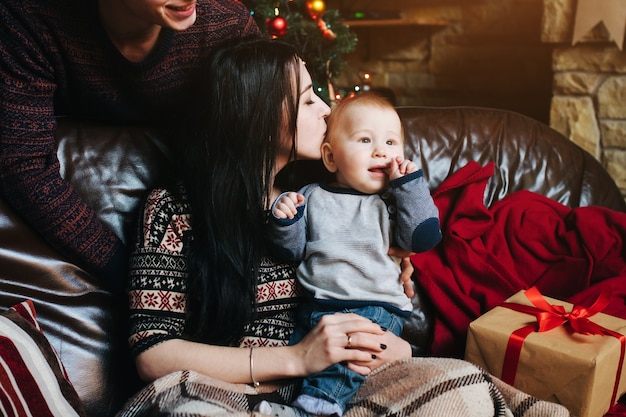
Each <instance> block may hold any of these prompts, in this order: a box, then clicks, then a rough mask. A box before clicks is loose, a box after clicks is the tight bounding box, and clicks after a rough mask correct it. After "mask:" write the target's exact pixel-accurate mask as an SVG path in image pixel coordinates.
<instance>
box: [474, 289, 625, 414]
mask: <svg viewBox="0 0 626 417" xmlns="http://www.w3.org/2000/svg"><path fill="white" fill-rule="evenodd" d="M609 298H610V289H609V290H608V292H607V291H606V290H604V291H603V292H602V294H601V295H600V297H599V298H598V300H597V301H596V302H595V303H594V305H592V306H590V307H588V308H584V307H580V306H573V305H572V304H570V303H566V302H563V301H559V300H556V299H552V298H549V297H543V296H542V295H541V294H540V293H539V291H537V289H536V288H534V287H533V288H531V289H529V290H526V291H520V292H519V293H517V294H515V295H514V296H513V297H511V298H509V299H508V300H507V301H506V302H505V303H503V304H502V306H498V307H495V308H494V309H492V310H490V311H488V312H487V313H485V314H484V315H482V316H480V317H479V318H478V319H476V320H474V321H473V322H472V323H471V324H470V326H469V330H468V335H467V345H466V351H465V359H466V360H468V361H470V362H472V363H474V364H476V365H478V366H481V367H483V368H484V369H486V370H487V371H488V372H489V373H491V374H492V375H494V376H496V377H498V378H500V379H502V380H504V381H505V382H507V383H509V384H511V385H513V386H515V387H516V388H518V389H520V390H521V391H523V392H526V393H528V394H531V395H533V396H535V397H537V398H540V399H543V400H547V401H552V402H556V403H559V404H562V405H563V406H565V407H566V408H568V410H569V411H570V412H571V413H572V414H573V415H576V416H578V417H601V416H603V415H604V414H605V413H606V412H607V411H608V410H609V408H610V407H611V406H612V405H613V404H614V403H616V402H617V400H619V398H620V396H621V395H622V394H623V393H624V392H626V377H625V375H624V374H625V373H626V372H624V371H622V368H623V365H624V351H625V345H626V337H625V336H624V334H626V320H622V319H620V318H617V317H613V316H610V315H607V314H603V313H601V312H600V311H601V310H602V309H603V308H604V307H605V306H606V304H607V303H608V300H609Z"/></svg>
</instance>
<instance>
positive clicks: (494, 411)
mask: <svg viewBox="0 0 626 417" xmlns="http://www.w3.org/2000/svg"><path fill="white" fill-rule="evenodd" d="M297 388H298V387H297V384H287V385H283V386H276V385H268V384H262V386H261V387H260V388H259V389H254V388H252V387H251V386H249V385H245V384H229V383H225V382H222V381H218V380H215V379H212V378H209V377H206V376H203V375H200V374H198V373H195V372H191V371H182V372H174V373H172V374H170V375H166V376H164V377H162V378H160V379H157V380H156V381H154V382H152V383H151V384H149V385H147V386H146V387H145V388H144V389H143V390H141V391H140V392H138V393H137V394H136V395H135V396H134V397H133V398H131V399H130V400H129V402H128V403H127V404H126V406H125V407H124V409H123V410H122V411H120V412H119V413H118V417H147V416H150V417H152V416H169V417H206V416H211V417H222V416H229V417H233V416H234V417H240V416H241V417H244V416H246V417H249V416H255V417H261V416H262V415H261V414H258V413H255V412H251V411H249V410H251V408H252V407H253V406H254V405H255V404H256V403H258V402H259V401H260V400H262V399H268V400H270V401H275V402H284V403H289V402H290V401H291V399H292V398H294V397H295V394H296V391H297ZM344 416H345V417H373V416H397V417H401V416H412V417H417V416H428V417H436V416H442V417H443V416H445V417H448V416H461V417H463V416H468V417H470V416H471V417H480V416H489V417H491V416H496V417H513V416H515V417H570V413H569V412H568V411H567V410H566V409H565V408H564V407H562V406H560V405H558V404H553V403H549V402H546V401H541V400H538V399H536V398H534V397H531V396H529V395H527V394H524V393H523V392H521V391H519V390H517V389H515V388H513V387H511V386H510V385H507V384H505V383H504V382H502V381H501V380H499V379H497V378H495V377H494V376H492V375H489V374H487V373H486V372H485V371H483V370H482V369H480V368H478V367H476V366H474V365H472V364H471V363H469V362H466V361H462V360H458V359H448V358H411V359H406V360H402V361H397V362H394V363H391V364H388V365H386V366H383V367H381V368H379V369H377V370H376V371H374V372H372V374H371V375H370V376H368V378H367V380H366V381H365V383H364V384H363V386H362V387H361V389H360V390H359V392H358V393H357V395H355V397H354V398H353V399H352V402H351V406H350V408H349V409H348V411H347V412H346V414H344Z"/></svg>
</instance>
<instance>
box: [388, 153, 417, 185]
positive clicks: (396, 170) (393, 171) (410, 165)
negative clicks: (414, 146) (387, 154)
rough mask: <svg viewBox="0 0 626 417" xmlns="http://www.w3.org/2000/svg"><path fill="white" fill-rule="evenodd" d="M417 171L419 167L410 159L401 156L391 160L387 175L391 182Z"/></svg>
mask: <svg viewBox="0 0 626 417" xmlns="http://www.w3.org/2000/svg"><path fill="white" fill-rule="evenodd" d="M415 171H417V165H416V164H415V163H414V162H413V161H411V160H410V159H404V158H403V157H401V156H396V157H395V158H394V159H392V160H391V163H390V164H389V168H387V175H389V179H390V180H391V181H393V180H395V179H396V178H400V177H403V176H405V175H407V174H410V173H412V172H415Z"/></svg>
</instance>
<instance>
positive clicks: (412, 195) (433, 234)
mask: <svg viewBox="0 0 626 417" xmlns="http://www.w3.org/2000/svg"><path fill="white" fill-rule="evenodd" d="M423 174H424V173H423V171H422V170H418V171H414V172H411V173H409V174H407V175H404V176H401V177H399V178H397V179H396V180H394V181H392V182H391V192H392V193H393V195H394V196H395V198H396V226H395V233H394V234H395V236H396V243H397V244H398V246H400V247H401V248H403V249H406V250H410V251H412V252H425V251H427V250H429V249H431V248H433V247H434V246H435V245H437V243H439V241H440V240H441V238H442V235H441V229H440V225H439V210H438V208H437V206H436V205H435V202H434V200H433V198H432V197H431V195H430V190H429V189H428V183H427V182H426V180H425V179H424V175H423Z"/></svg>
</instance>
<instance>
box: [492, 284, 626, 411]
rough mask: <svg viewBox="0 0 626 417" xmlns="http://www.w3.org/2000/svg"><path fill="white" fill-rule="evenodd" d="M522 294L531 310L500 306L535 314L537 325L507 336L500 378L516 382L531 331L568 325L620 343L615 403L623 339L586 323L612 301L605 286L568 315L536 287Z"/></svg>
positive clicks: (625, 338) (625, 347)
mask: <svg viewBox="0 0 626 417" xmlns="http://www.w3.org/2000/svg"><path fill="white" fill-rule="evenodd" d="M524 295H526V297H528V299H529V300H530V302H531V303H532V304H533V305H534V307H532V306H527V305H522V304H516V303H503V304H502V307H506V308H510V309H512V310H515V311H519V312H520V313H525V314H531V315H534V316H535V318H536V319H537V322H536V323H530V324H528V325H526V326H524V327H522V328H520V329H517V330H515V331H514V332H513V333H511V336H509V341H508V344H507V347H506V353H505V354H504V364H503V366H502V378H501V379H502V380H503V381H504V382H506V383H508V384H509V385H513V384H514V383H515V375H516V374H517V366H518V363H519V357H520V354H521V352H522V345H523V344H524V339H526V336H528V335H529V334H530V333H532V332H547V331H548V330H552V329H554V328H555V327H559V326H562V325H568V326H569V327H570V328H571V329H572V330H573V331H574V332H575V333H580V334H584V335H591V334H597V335H605V336H612V337H615V338H617V339H618V340H619V341H620V344H621V353H620V358H619V365H618V368H617V375H616V376H615V384H614V386H613V397H612V398H611V405H612V404H614V403H615V400H616V398H617V390H618V388H619V381H620V378H621V375H622V366H623V363H624V354H625V352H626V336H625V335H623V334H621V333H618V332H615V331H613V330H610V329H607V328H605V327H602V326H600V325H599V324H597V323H594V322H592V321H590V320H589V317H591V316H593V315H594V314H596V313H599V312H600V311H602V310H604V308H605V307H606V306H607V305H608V304H609V301H610V299H611V287H609V286H604V287H603V288H602V291H601V293H600V295H599V296H598V298H597V299H596V301H594V303H593V305H592V306H591V307H589V308H585V307H581V306H576V305H575V306H574V307H573V308H572V311H571V312H569V313H568V312H567V311H565V308H564V307H563V306H560V305H552V304H550V303H548V302H547V301H546V300H545V299H544V298H543V296H542V295H541V293H540V292H539V290H538V289H537V288H536V287H532V288H529V289H528V290H526V291H524Z"/></svg>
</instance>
